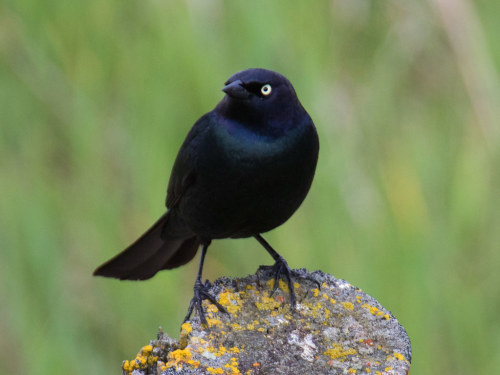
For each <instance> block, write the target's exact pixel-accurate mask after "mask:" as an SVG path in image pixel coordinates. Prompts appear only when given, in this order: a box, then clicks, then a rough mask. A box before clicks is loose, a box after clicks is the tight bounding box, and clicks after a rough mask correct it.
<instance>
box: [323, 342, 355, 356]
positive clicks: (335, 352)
mask: <svg viewBox="0 0 500 375" xmlns="http://www.w3.org/2000/svg"><path fill="white" fill-rule="evenodd" d="M323 354H325V355H327V356H329V357H330V358H331V359H340V358H342V359H343V357H346V356H348V355H354V354H357V351H356V349H353V348H347V349H344V348H343V347H342V346H341V345H340V344H337V343H333V344H332V348H331V349H328V350H327V351H325V352H324V353H323Z"/></svg>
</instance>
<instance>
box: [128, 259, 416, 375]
mask: <svg viewBox="0 0 500 375" xmlns="http://www.w3.org/2000/svg"><path fill="white" fill-rule="evenodd" d="M294 274H295V275H296V279H295V284H294V287H295V293H296V295H297V309H296V311H295V312H293V313H292V311H291V310H290V303H289V291H288V286H287V284H286V283H285V282H284V281H283V280H280V282H279V288H278V290H277V291H276V293H275V294H274V295H273V296H272V297H271V296H270V295H269V294H270V292H271V290H272V286H273V282H274V281H273V279H272V274H271V272H270V271H267V270H265V269H263V268H259V270H257V273H256V274H254V275H250V276H247V277H245V278H241V279H230V278H227V277H222V278H220V279H218V280H217V281H215V283H214V284H213V286H212V287H211V293H212V294H213V295H214V296H216V298H217V300H218V301H219V303H220V304H221V305H222V306H224V307H225V308H226V310H227V311H228V312H229V314H223V313H220V312H219V311H217V308H216V307H215V306H214V305H212V304H210V303H209V302H208V301H205V302H204V308H205V310H206V312H207V321H208V324H209V326H210V327H209V329H208V330H207V329H204V328H203V327H202V326H201V325H200V323H199V319H198V316H195V317H193V319H192V320H190V321H188V322H186V323H184V324H183V325H182V327H181V336H180V340H179V341H175V340H173V339H171V338H170V337H168V335H167V334H165V333H164V332H163V331H162V330H161V329H160V332H159V333H158V338H157V339H156V340H151V343H150V344H149V345H146V346H144V347H143V348H142V349H141V350H140V352H139V353H138V354H137V356H136V358H135V359H133V360H130V361H124V362H123V364H122V370H123V373H124V374H132V375H149V374H154V375H171V374H183V375H188V374H204V375H205V374H231V375H235V374H246V375H257V374H294V375H296V374H299V375H306V374H332V375H333V374H370V375H372V374H373V375H382V374H383V375H385V374H408V371H409V368H410V362H411V346H410V340H409V338H408V335H407V334H406V331H405V329H404V328H403V327H402V326H401V325H400V324H399V322H398V321H397V320H396V318H395V317H394V316H393V315H392V314H391V313H390V311H388V310H386V309H385V308H383V307H382V306H381V305H380V303H378V302H377V301H376V300H375V299H374V298H372V297H370V296H368V295H367V294H365V293H363V292H362V291H361V289H358V288H356V287H354V286H352V285H351V284H349V283H348V282H346V281H344V280H339V279H336V278H334V277H333V276H331V275H328V274H325V273H323V272H321V271H315V272H312V273H309V272H308V271H307V270H305V269H299V270H295V271H294Z"/></svg>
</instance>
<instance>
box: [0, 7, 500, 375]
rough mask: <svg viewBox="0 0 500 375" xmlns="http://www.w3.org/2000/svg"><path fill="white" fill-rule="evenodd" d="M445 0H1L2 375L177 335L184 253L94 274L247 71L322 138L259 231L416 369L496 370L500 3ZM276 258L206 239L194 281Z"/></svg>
mask: <svg viewBox="0 0 500 375" xmlns="http://www.w3.org/2000/svg"><path fill="white" fill-rule="evenodd" d="M446 3H447V2H444V1H438V0H429V1H427V2H399V1H395V0H391V1H378V2H369V1H361V0H335V1H329V2H326V1H318V2H311V1H297V2H294V3H293V5H292V4H291V3H290V2H289V1H272V2H270V1H253V2H248V1H247V2H243V1H210V2H209V1H189V2H186V3H184V2H174V1H132V0H128V1H118V0H110V1H105V2H103V1H95V0H90V1H85V2H67V1H62V0H60V1H55V0H54V1H45V2H34V1H29V0H17V1H16V2H14V1H7V2H4V3H2V4H1V5H0V172H1V175H0V332H1V333H0V373H10V374H11V373H15V374H54V373H55V374H64V373H68V374H69V373H71V374H88V373H93V374H105V373H109V374H111V373H117V372H119V366H120V363H121V360H122V359H126V358H133V357H134V356H135V354H136V352H137V351H138V350H139V348H140V347H141V346H142V345H144V344H146V343H147V342H148V340H149V339H150V338H152V337H154V336H155V334H156V330H157V328H158V326H160V325H161V326H163V327H164V328H165V330H166V331H167V332H168V333H169V334H170V335H172V336H174V337H175V336H177V335H178V331H179V324H180V322H181V320H182V318H183V315H184V314H185V311H186V308H187V304H188V301H189V298H190V296H191V291H192V283H193V280H194V277H195V272H196V262H193V263H191V264H189V265H188V266H185V267H183V268H181V269H178V270H174V271H171V272H162V273H160V274H159V275H157V276H156V277H155V278H154V279H152V280H150V281H147V282H142V283H129V282H118V281H116V280H109V279H102V278H101V279H98V278H93V277H91V273H92V270H93V269H94V268H95V267H96V266H97V265H99V264H100V263H101V262H103V261H104V260H106V259H108V258H109V257H111V256H112V255H114V254H115V253H117V252H118V251H120V250H121V249H123V248H124V247H125V246H126V245H128V244H129V243H130V242H131V241H132V240H135V238H136V237H137V236H138V235H139V234H141V233H142V231H143V230H145V229H146V228H147V227H148V225H150V224H151V223H152V222H153V220H155V219H156V218H157V217H158V216H159V215H160V214H161V213H162V212H163V210H164V207H163V202H164V195H165V190H166V184H167V182H168V177H169V172H170V168H171V166H172V163H173V160H174V158H175V155H176V153H177V151H178V148H179V146H180V143H181V142H182V140H183V138H184V136H185V135H186V133H187V132H188V130H189V128H190V127H191V125H192V124H193V123H194V121H195V120H196V119H197V118H198V117H199V116H200V115H202V114H203V113H205V112H207V111H209V110H210V109H212V108H213V106H214V105H215V104H216V103H217V102H218V101H219V100H220V98H221V97H222V93H221V91H220V89H221V88H222V85H223V82H224V81H225V80H226V79H227V78H228V77H229V76H230V75H231V74H232V73H234V72H236V71H238V70H241V69H244V68H248V67H257V66H258V67H265V68H269V69H274V70H277V71H279V72H281V73H283V74H285V75H286V76H287V77H288V78H289V79H290V80H291V81H292V82H293V84H294V86H295V88H296V90H297V92H298V94H299V97H300V98H301V101H302V103H303V105H304V106H305V107H306V108H307V109H308V111H309V113H310V114H311V116H312V117H313V119H314V120H315V123H316V125H317V128H318V132H319V135H320V141H321V151H320V160H319V165H318V169H317V174H316V179H315V182H314V184H313V187H312V189H311V192H310V194H309V197H308V198H307V200H306V202H305V203H304V204H303V206H302V207H301V209H300V210H299V211H298V212H297V214H296V215H295V216H294V217H293V218H292V219H291V220H290V221H289V222H288V223H286V224H285V225H284V226H283V227H281V228H279V229H277V230H275V231H273V232H271V233H269V234H267V235H266V238H267V239H269V240H270V242H271V243H272V244H273V245H274V246H275V248H276V249H277V250H278V251H280V252H281V253H282V254H283V255H284V256H285V257H286V258H287V259H288V261H289V263H290V265H291V266H293V267H307V268H309V269H322V270H323V271H325V272H329V273H332V274H334V275H335V276H337V277H340V278H345V279H347V280H349V281H350V282H351V283H353V284H354V285H356V286H359V287H360V288H362V289H363V290H365V291H366V292H368V293H369V294H371V295H373V296H374V297H376V298H377V299H378V300H379V301H380V302H381V303H382V304H383V305H384V306H385V307H387V308H388V309H390V310H391V311H392V312H393V313H394V314H395V316H396V317H397V318H398V319H399V320H400V322H401V323H402V324H403V325H404V326H405V327H406V329H407V331H408V334H409V336H410V338H411V340H412V344H413V351H414V353H413V366H412V374H414V375H415V374H454V375H456V374H480V373H495V372H496V371H497V370H498V368H499V367H500V357H499V356H498V355H495V354H496V348H498V347H499V346H500V339H499V337H500V335H499V333H500V320H499V319H498V311H499V309H500V297H499V296H500V273H499V272H498V265H499V264H500V251H499V248H500V245H499V244H500V230H499V229H498V228H500V198H499V197H500V168H499V165H500V138H499V134H500V132H499V129H498V127H499V125H500V124H499V123H500V94H499V93H500V84H499V82H500V81H499V76H498V71H499V69H500V47H499V46H500V44H499V43H498V39H499V37H500V24H499V23H498V14H499V12H500V3H498V2H494V1H489V2H488V1H486V0H481V1H476V2H470V1H465V0H460V1H456V2H454V3H453V4H454V7H453V8H452V9H446V8H442V7H440V4H442V6H446ZM464 3H466V4H468V3H470V4H469V6H468V7H465V8H462V7H461V6H460V5H461V4H464ZM451 10H453V11H451ZM456 17H458V18H456ZM270 262H271V259H270V257H269V256H267V255H266V254H265V252H264V250H262V249H261V248H260V246H259V245H258V244H257V243H256V241H252V240H225V241H216V242H215V243H214V244H213V246H212V247H211V250H210V252H209V256H208V259H207V262H206V267H205V276H206V277H208V278H210V279H212V280H213V279H215V278H217V277H219V276H222V275H230V276H241V275H246V274H249V273H253V272H254V271H255V269H256V268H257V267H258V265H259V264H269V263H270Z"/></svg>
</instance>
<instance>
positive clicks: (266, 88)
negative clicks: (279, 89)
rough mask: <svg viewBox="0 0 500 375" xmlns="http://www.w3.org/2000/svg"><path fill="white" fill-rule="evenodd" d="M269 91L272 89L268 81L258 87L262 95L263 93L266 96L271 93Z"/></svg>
mask: <svg viewBox="0 0 500 375" xmlns="http://www.w3.org/2000/svg"><path fill="white" fill-rule="evenodd" d="M271 91H273V90H272V88H271V85H270V84H269V83H268V84H266V85H264V86H262V87H261V88H260V92H261V93H262V95H264V96H268V95H269V94H270V93H271Z"/></svg>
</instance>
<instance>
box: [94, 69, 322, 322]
mask: <svg viewBox="0 0 500 375" xmlns="http://www.w3.org/2000/svg"><path fill="white" fill-rule="evenodd" d="M222 91H224V93H225V95H224V97H223V98H222V100H221V101H220V102H219V103H218V104H217V106H216V107H215V108H214V109H213V110H212V111H210V112H208V113H206V114H205V115H203V116H202V117H201V118H200V119H199V120H198V121H197V122H196V123H195V124H194V126H193V127H192V129H191V130H190V132H189V133H188V135H187V137H186V139H185V140H184V143H183V144H182V146H181V148H180V150H179V153H178V155H177V158H176V160H175V163H174V166H173V168H172V173H171V176H170V181H169V184H168V188H167V198H166V207H167V211H166V213H165V214H164V215H163V216H161V217H160V218H159V219H158V221H157V222H156V223H154V224H153V226H152V227H151V228H150V229H149V230H148V231H147V232H146V233H144V234H143V235H142V236H141V237H140V238H139V239H138V240H136V241H135V242H134V243H133V244H131V245H130V246H129V247H127V248H126V249H125V250H124V251H123V252H121V253H120V254H118V255H116V256H115V257H114V258H112V259H110V260H108V261H107V262H106V263H104V264H103V265H101V266H100V267H98V268H97V269H96V270H95V271H94V275H97V276H105V277H114V278H117V279H121V280H146V279H149V278H151V277H153V276H154V275H155V274H156V273H157V272H158V271H161V270H168V269H172V268H176V267H179V266H182V265H183V264H186V263H187V262H189V261H190V260H191V259H192V258H193V257H194V256H195V255H196V252H197V251H198V248H199V246H200V245H201V258H200V263H199V269H198V275H197V277H196V281H195V284H194V296H193V298H192V300H191V302H190V304H189V308H188V313H187V315H186V318H185V320H187V319H189V317H190V316H191V314H192V312H193V309H194V308H196V310H197V311H198V314H199V316H200V320H201V322H202V323H203V324H206V318H205V315H204V312H203V309H202V301H203V300H204V299H208V300H210V301H211V302H212V303H214V304H215V305H216V306H217V307H218V308H219V310H221V311H224V312H225V310H224V308H223V307H222V306H221V305H220V304H219V303H218V302H217V301H216V300H215V298H214V297H213V296H212V295H210V293H209V292H208V288H209V286H210V285H209V283H208V281H207V282H206V283H202V278H201V277H202V276H201V275H202V269H203V261H204V259H205V255H206V253H207V249H208V247H209V245H210V242H211V241H212V240H214V239H222V238H244V237H254V238H255V239H256V240H257V241H258V242H259V243H260V244H261V245H262V246H263V247H264V248H265V249H266V250H267V251H268V252H269V254H270V255H271V256H272V257H273V259H274V262H275V263H274V265H273V266H270V268H272V270H273V274H274V289H273V292H274V291H275V290H276V288H277V287H278V280H279V278H280V276H281V275H283V276H285V277H286V278H287V280H288V286H289V290H290V301H291V305H292V309H293V308H295V305H296V298H295V293H294V288H293V275H292V271H291V270H290V268H289V266H288V264H287V262H286V260H285V259H284V258H283V257H282V256H281V255H279V254H278V253H277V252H276V251H275V250H274V249H273V248H272V247H271V246H270V245H269V243H268V242H266V240H264V238H263V237H262V236H261V233H264V232H267V231H270V230H271V229H274V228H276V227H278V226H280V225H281V224H283V223H284V222H285V221H286V220H287V219H288V218H289V217H290V216H291V215H292V214H293V213H294V212H295V210H297V208H298V207H299V206H300V204H301V203H302V201H303V200H304V198H305V197H306V195H307V192H308V191H309V188H310V186H311V183H312V180H313V177H314V172H315V169H316V163H317V160H318V151H319V140H318V135H317V133H316V128H315V126H314V123H313V121H312V120H311V118H310V117H309V115H308V113H307V112H306V111H305V109H304V108H303V107H302V105H301V103H300V102H299V99H298V98H297V95H296V93H295V90H294V88H293V86H292V85H291V83H290V82H289V81H288V79H287V78H285V77H284V76H283V75H281V74H279V73H276V72H273V71H270V70H266V69H247V70H243V71H241V72H238V73H235V74H234V75H232V76H231V77H230V78H229V79H228V80H227V82H226V83H225V87H224V88H223V89H222Z"/></svg>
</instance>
